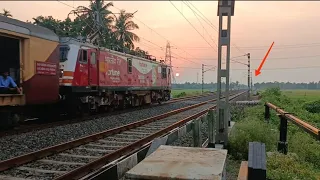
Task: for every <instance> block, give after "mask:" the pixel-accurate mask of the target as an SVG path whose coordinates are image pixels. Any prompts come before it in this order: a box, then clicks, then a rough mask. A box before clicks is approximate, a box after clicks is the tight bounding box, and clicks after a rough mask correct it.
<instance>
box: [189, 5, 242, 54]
mask: <svg viewBox="0 0 320 180" xmlns="http://www.w3.org/2000/svg"><path fill="white" fill-rule="evenodd" d="M189 3H190V4H191V5H192V6H193V7H194V8H195V9H196V10H197V11H198V12H199V13H200V14H201V15H202V16H203V17H204V18H205V19H206V20H207V21H205V20H204V21H205V22H207V24H209V26H211V27H212V29H214V30H215V31H216V32H218V33H219V31H218V28H217V27H216V26H214V25H213V24H212V23H211V21H210V20H209V19H208V18H207V17H206V16H205V15H204V14H203V13H202V12H201V11H200V10H198V8H197V7H196V6H194V5H193V4H192V3H191V2H190V1H189ZM232 45H233V46H234V47H235V48H236V49H237V50H238V51H239V52H241V53H243V54H245V52H243V51H242V50H241V49H239V48H238V46H236V45H235V44H234V43H232Z"/></svg>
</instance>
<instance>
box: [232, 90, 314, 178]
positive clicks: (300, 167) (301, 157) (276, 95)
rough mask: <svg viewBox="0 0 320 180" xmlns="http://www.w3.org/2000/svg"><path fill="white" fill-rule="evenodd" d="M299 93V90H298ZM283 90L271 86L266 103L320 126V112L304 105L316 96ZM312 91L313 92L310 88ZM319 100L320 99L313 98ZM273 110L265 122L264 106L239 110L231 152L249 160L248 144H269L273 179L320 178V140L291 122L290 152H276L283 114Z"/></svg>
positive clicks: (269, 162)
mask: <svg viewBox="0 0 320 180" xmlns="http://www.w3.org/2000/svg"><path fill="white" fill-rule="evenodd" d="M298 92H299V91H298ZM298 92H292V93H291V96H290V95H289V96H288V95H287V94H288V92H286V91H284V92H281V91H280V90H279V89H277V88H272V89H267V90H266V91H264V92H263V93H262V94H261V95H262V102H271V103H273V104H275V105H277V106H279V107H281V108H283V109H284V110H285V111H288V112H293V113H295V115H296V116H297V117H299V118H301V119H303V120H305V121H306V122H309V123H311V124H313V125H315V126H317V127H319V126H320V114H319V113H310V112H308V111H307V110H306V109H305V108H304V104H305V103H306V102H308V101H309V100H310V99H312V98H310V97H309V98H307V99H309V100H306V99H305V98H302V99H301V98H299V95H295V94H301V93H298ZM309 92H310V91H309ZM317 93H318V92H312V93H309V96H317V95H316V94H317ZM312 100H316V99H312ZM270 111H271V118H270V122H269V123H268V124H267V123H265V122H264V106H263V105H259V106H256V107H251V108H246V109H245V110H244V111H241V112H238V113H237V117H236V119H235V120H236V121H237V123H236V124H235V126H234V129H233V130H232V132H231V134H230V137H229V147H228V151H229V153H230V155H231V157H232V158H234V159H235V160H247V155H248V144H249V142H252V141H259V142H263V143H265V144H266V149H267V151H268V152H272V154H271V155H269V156H268V157H267V177H268V178H269V179H272V180H282V179H283V180H291V179H299V180H300V179H301V180H303V179H306V180H309V179H310V180H319V179H320V142H319V141H316V140H315V139H314V138H313V137H311V136H310V135H309V134H307V133H305V132H304V131H302V130H301V129H300V128H299V127H297V126H296V125H294V124H292V123H290V122H288V151H289V154H288V155H282V154H279V153H277V152H276V148H277V143H278V139H279V129H278V127H279V117H277V115H276V113H275V112H274V110H270Z"/></svg>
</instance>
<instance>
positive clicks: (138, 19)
mask: <svg viewBox="0 0 320 180" xmlns="http://www.w3.org/2000/svg"><path fill="white" fill-rule="evenodd" d="M113 7H114V8H116V9H118V10H121V9H120V8H118V7H116V6H114V5H113ZM133 18H134V19H135V20H137V21H139V22H140V23H141V24H143V25H144V26H145V27H147V28H148V29H150V30H151V31H152V32H154V33H156V34H157V35H158V36H160V37H161V38H163V39H164V40H166V41H168V42H170V44H171V45H173V46H175V47H176V49H179V50H181V51H184V52H185V53H186V54H188V55H189V56H191V57H194V58H195V56H193V55H192V54H190V53H189V52H187V51H186V50H184V49H182V48H179V47H178V46H177V45H176V44H174V43H173V42H172V41H170V40H169V39H167V38H166V37H164V36H163V35H161V34H160V33H158V32H157V31H156V30H154V29H152V28H151V27H150V26H148V25H147V24H145V23H144V22H142V21H141V20H139V19H138V18H137V17H135V16H134V17H133ZM162 48H163V47H162ZM171 53H173V52H171ZM180 57H181V56H180ZM183 59H186V58H183ZM197 64H200V63H197Z"/></svg>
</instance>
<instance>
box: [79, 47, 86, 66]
mask: <svg viewBox="0 0 320 180" xmlns="http://www.w3.org/2000/svg"><path fill="white" fill-rule="evenodd" d="M79 62H80V63H83V64H86V63H88V51H87V50H84V49H83V50H81V52H80V58H79Z"/></svg>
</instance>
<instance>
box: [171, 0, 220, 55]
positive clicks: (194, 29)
mask: <svg viewBox="0 0 320 180" xmlns="http://www.w3.org/2000/svg"><path fill="white" fill-rule="evenodd" d="M169 1H170V0H169ZM170 3H171V4H172V6H173V7H174V8H175V9H176V10H177V11H178V12H179V13H180V14H181V15H182V16H183V17H184V19H185V20H186V21H188V23H189V24H190V25H191V26H192V27H193V29H194V30H196V31H197V33H198V34H199V35H200V36H201V37H202V38H203V40H205V41H206V42H207V44H208V45H209V46H210V47H211V48H212V49H214V50H215V51H217V50H216V49H215V48H214V47H213V46H212V45H211V44H210V43H209V42H208V41H207V40H206V38H204V37H203V36H202V34H201V33H200V32H199V31H198V30H197V28H195V27H194V26H193V24H192V23H191V22H190V21H189V20H188V18H186V17H185V16H184V15H183V13H182V12H181V11H180V10H179V9H178V8H177V7H176V6H175V5H174V4H173V3H172V2H171V1H170Z"/></svg>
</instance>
